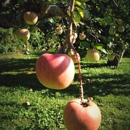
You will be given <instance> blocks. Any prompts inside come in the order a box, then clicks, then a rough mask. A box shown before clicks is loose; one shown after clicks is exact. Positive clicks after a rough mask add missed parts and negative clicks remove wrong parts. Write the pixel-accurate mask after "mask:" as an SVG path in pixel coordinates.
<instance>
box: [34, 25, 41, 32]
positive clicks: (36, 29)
mask: <svg viewBox="0 0 130 130" xmlns="http://www.w3.org/2000/svg"><path fill="white" fill-rule="evenodd" d="M32 30H33V32H38V31H39V30H40V28H38V27H37V26H34V27H33V28H32Z"/></svg>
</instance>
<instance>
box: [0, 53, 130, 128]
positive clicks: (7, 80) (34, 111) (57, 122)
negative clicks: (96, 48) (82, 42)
mask: <svg viewBox="0 0 130 130" xmlns="http://www.w3.org/2000/svg"><path fill="white" fill-rule="evenodd" d="M39 55H41V54H40V53H39V54H37V53H36V54H32V55H30V59H28V56H27V55H23V54H22V55H21V54H19V53H16V54H14V55H1V56H0V68H1V69H0V73H1V75H0V79H1V80H0V95H1V96H0V129H6V130H8V129H14V130H15V129H24V130H36V129H39V130H43V129H46V130H66V129H65V127H64V123H63V116H62V115H63V109H64V107H65V105H66V103H67V102H68V101H70V100H72V99H74V98H79V96H80V95H79V94H78V91H79V88H78V76H77V73H78V70H77V65H76V64H75V66H76V75H75V79H74V82H73V83H72V84H71V85H70V86H69V88H67V89H65V90H62V91H58V90H51V89H47V88H45V87H44V86H42V85H41V84H40V83H39V82H38V80H37V78H36V74H35V69H34V66H35V62H36V60H37V58H38V57H39ZM129 64H130V59H129V58H123V60H122V63H121V65H120V67H119V68H118V69H113V68H110V67H106V66H105V64H104V61H100V62H99V63H94V64H92V63H88V62H87V64H86V61H85V60H84V61H83V60H82V61H81V67H82V74H83V83H84V84H83V87H84V95H85V98H87V97H92V98H93V99H94V102H96V103H97V104H98V105H99V107H100V109H101V112H102V124H101V126H100V129H99V130H106V129H110V130H115V129H118V130H123V129H125V130H129V128H130V122H129V120H130V115H129V112H130V100H129V98H130V95H129V93H130V88H129V84H130V77H129V73H130V69H129ZM126 68H127V69H126ZM87 79H90V82H88V80H87ZM27 101H28V102H29V103H30V105H27V103H26V102H27Z"/></svg>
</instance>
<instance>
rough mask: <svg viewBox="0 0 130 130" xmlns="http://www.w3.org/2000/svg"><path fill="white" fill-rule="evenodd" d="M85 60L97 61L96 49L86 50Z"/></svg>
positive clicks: (98, 55)
mask: <svg viewBox="0 0 130 130" xmlns="http://www.w3.org/2000/svg"><path fill="white" fill-rule="evenodd" d="M86 58H87V60H88V61H90V62H95V61H98V60H99V59H100V53H99V51H98V50H96V49H90V50H88V52H87V56H86Z"/></svg>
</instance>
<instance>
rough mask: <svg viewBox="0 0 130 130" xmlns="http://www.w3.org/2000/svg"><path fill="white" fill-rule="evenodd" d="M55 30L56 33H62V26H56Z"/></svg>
mask: <svg viewBox="0 0 130 130" xmlns="http://www.w3.org/2000/svg"><path fill="white" fill-rule="evenodd" d="M55 32H56V34H62V32H63V29H62V27H56V29H55Z"/></svg>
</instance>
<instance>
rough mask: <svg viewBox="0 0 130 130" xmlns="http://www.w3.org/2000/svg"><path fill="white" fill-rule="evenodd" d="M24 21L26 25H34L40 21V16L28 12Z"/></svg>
mask: <svg viewBox="0 0 130 130" xmlns="http://www.w3.org/2000/svg"><path fill="white" fill-rule="evenodd" d="M23 19H24V21H25V23H27V24H29V25H34V24H35V23H36V22H37V21H38V16H37V14H36V13H34V12H29V11H27V12H25V13H24V14H23Z"/></svg>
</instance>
